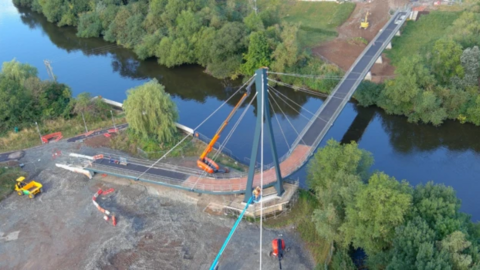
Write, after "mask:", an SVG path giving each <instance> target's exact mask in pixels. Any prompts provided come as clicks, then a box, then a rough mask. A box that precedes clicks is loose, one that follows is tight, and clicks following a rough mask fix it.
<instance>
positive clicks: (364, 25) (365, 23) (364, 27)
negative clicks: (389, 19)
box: [360, 11, 370, 29]
mask: <svg viewBox="0 0 480 270" xmlns="http://www.w3.org/2000/svg"><path fill="white" fill-rule="evenodd" d="M368 15H370V14H369V12H368V11H367V13H366V14H365V19H364V20H362V22H361V23H360V28H363V29H367V28H368V26H369V23H368Z"/></svg>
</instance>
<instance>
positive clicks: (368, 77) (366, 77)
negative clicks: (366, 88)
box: [364, 71, 372, 81]
mask: <svg viewBox="0 0 480 270" xmlns="http://www.w3.org/2000/svg"><path fill="white" fill-rule="evenodd" d="M364 80H365V81H371V80H372V72H370V71H369V72H367V75H365V79H364Z"/></svg>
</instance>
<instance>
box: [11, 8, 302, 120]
mask: <svg viewBox="0 0 480 270" xmlns="http://www.w3.org/2000/svg"><path fill="white" fill-rule="evenodd" d="M19 12H20V14H21V20H22V22H23V23H24V24H26V25H28V26H29V28H31V29H35V28H37V27H38V28H41V29H42V30H43V32H44V33H45V34H47V36H48V38H49V39H50V41H51V42H52V43H53V44H55V45H56V46H57V47H59V48H61V49H64V50H65V51H67V52H69V53H72V52H76V51H81V52H82V53H83V54H84V55H86V56H92V55H95V56H99V55H105V56H106V55H110V56H111V59H112V63H111V66H112V70H113V71H114V72H117V73H119V74H120V75H121V76H122V77H127V78H130V79H134V80H145V79H153V78H156V79H157V80H158V81H160V82H161V83H162V84H164V85H165V87H166V89H167V91H168V92H169V93H170V94H171V95H172V96H173V97H179V98H181V99H182V100H195V101H198V102H201V103H205V102H206V100H207V98H208V97H215V98H217V99H218V100H222V101H223V100H226V99H227V98H228V97H229V96H230V95H232V94H233V93H234V92H235V91H236V90H237V89H238V87H239V86H240V85H242V81H241V80H235V81H231V80H218V79H215V78H213V77H211V76H209V75H208V74H205V73H204V72H203V68H202V67H199V66H197V65H183V66H181V67H177V68H166V67H164V66H161V65H159V64H158V63H157V61H156V59H154V58H150V59H146V60H144V61H141V60H139V59H138V58H137V57H136V55H135V53H134V52H133V51H132V50H129V49H124V48H122V47H120V46H117V45H115V44H113V43H109V42H106V41H104V40H102V39H100V38H88V39H85V38H78V37H77V36H76V34H75V33H76V30H75V28H73V27H57V26H56V25H54V24H52V23H49V22H48V21H47V20H46V19H45V17H44V16H42V15H41V14H39V13H36V12H33V11H31V10H29V9H25V8H19ZM73 57H75V56H73ZM69 60H72V58H71V57H69V56H66V57H62V58H58V59H55V58H53V59H51V61H52V63H53V65H54V64H55V63H59V62H62V61H69ZM277 89H278V90H279V91H281V92H282V93H283V94H285V95H287V96H288V98H290V99H292V100H293V101H295V103H297V104H299V105H301V106H303V105H304V104H305V103H306V102H307V100H308V99H309V97H308V96H307V95H305V94H303V93H295V92H294V91H292V90H289V89H285V88H281V87H277ZM237 100H238V99H235V98H233V99H231V100H230V101H229V102H228V103H229V104H230V105H235V103H236V102H237ZM279 104H280V106H281V107H282V109H283V111H284V112H285V114H287V115H288V116H292V117H297V116H298V112H297V111H296V110H299V107H297V106H295V105H294V107H296V108H294V109H292V108H291V107H290V106H287V105H286V104H285V103H283V102H279ZM245 105H246V104H244V105H243V106H245ZM252 105H253V106H254V108H255V110H254V113H255V115H256V111H257V110H256V103H255V102H254V103H253V104H252ZM277 113H280V112H277Z"/></svg>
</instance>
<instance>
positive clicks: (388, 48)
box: [385, 42, 392, 50]
mask: <svg viewBox="0 0 480 270" xmlns="http://www.w3.org/2000/svg"><path fill="white" fill-rule="evenodd" d="M385 49H387V50H390V49H392V42H388V44H387V47H386V48H385Z"/></svg>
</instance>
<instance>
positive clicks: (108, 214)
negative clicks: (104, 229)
mask: <svg viewBox="0 0 480 270" xmlns="http://www.w3.org/2000/svg"><path fill="white" fill-rule="evenodd" d="M113 191H114V189H113V188H110V189H108V190H106V191H103V190H102V189H99V190H98V191H97V192H95V194H93V198H92V202H93V204H94V205H95V207H97V209H98V210H99V211H100V212H101V213H102V214H104V215H103V219H104V220H105V221H109V220H112V225H113V226H117V218H116V216H115V214H113V213H111V212H110V211H108V210H106V209H104V208H102V207H101V206H100V205H99V204H98V203H97V198H98V196H100V195H102V194H103V195H107V194H110V193H112V192H113Z"/></svg>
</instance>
